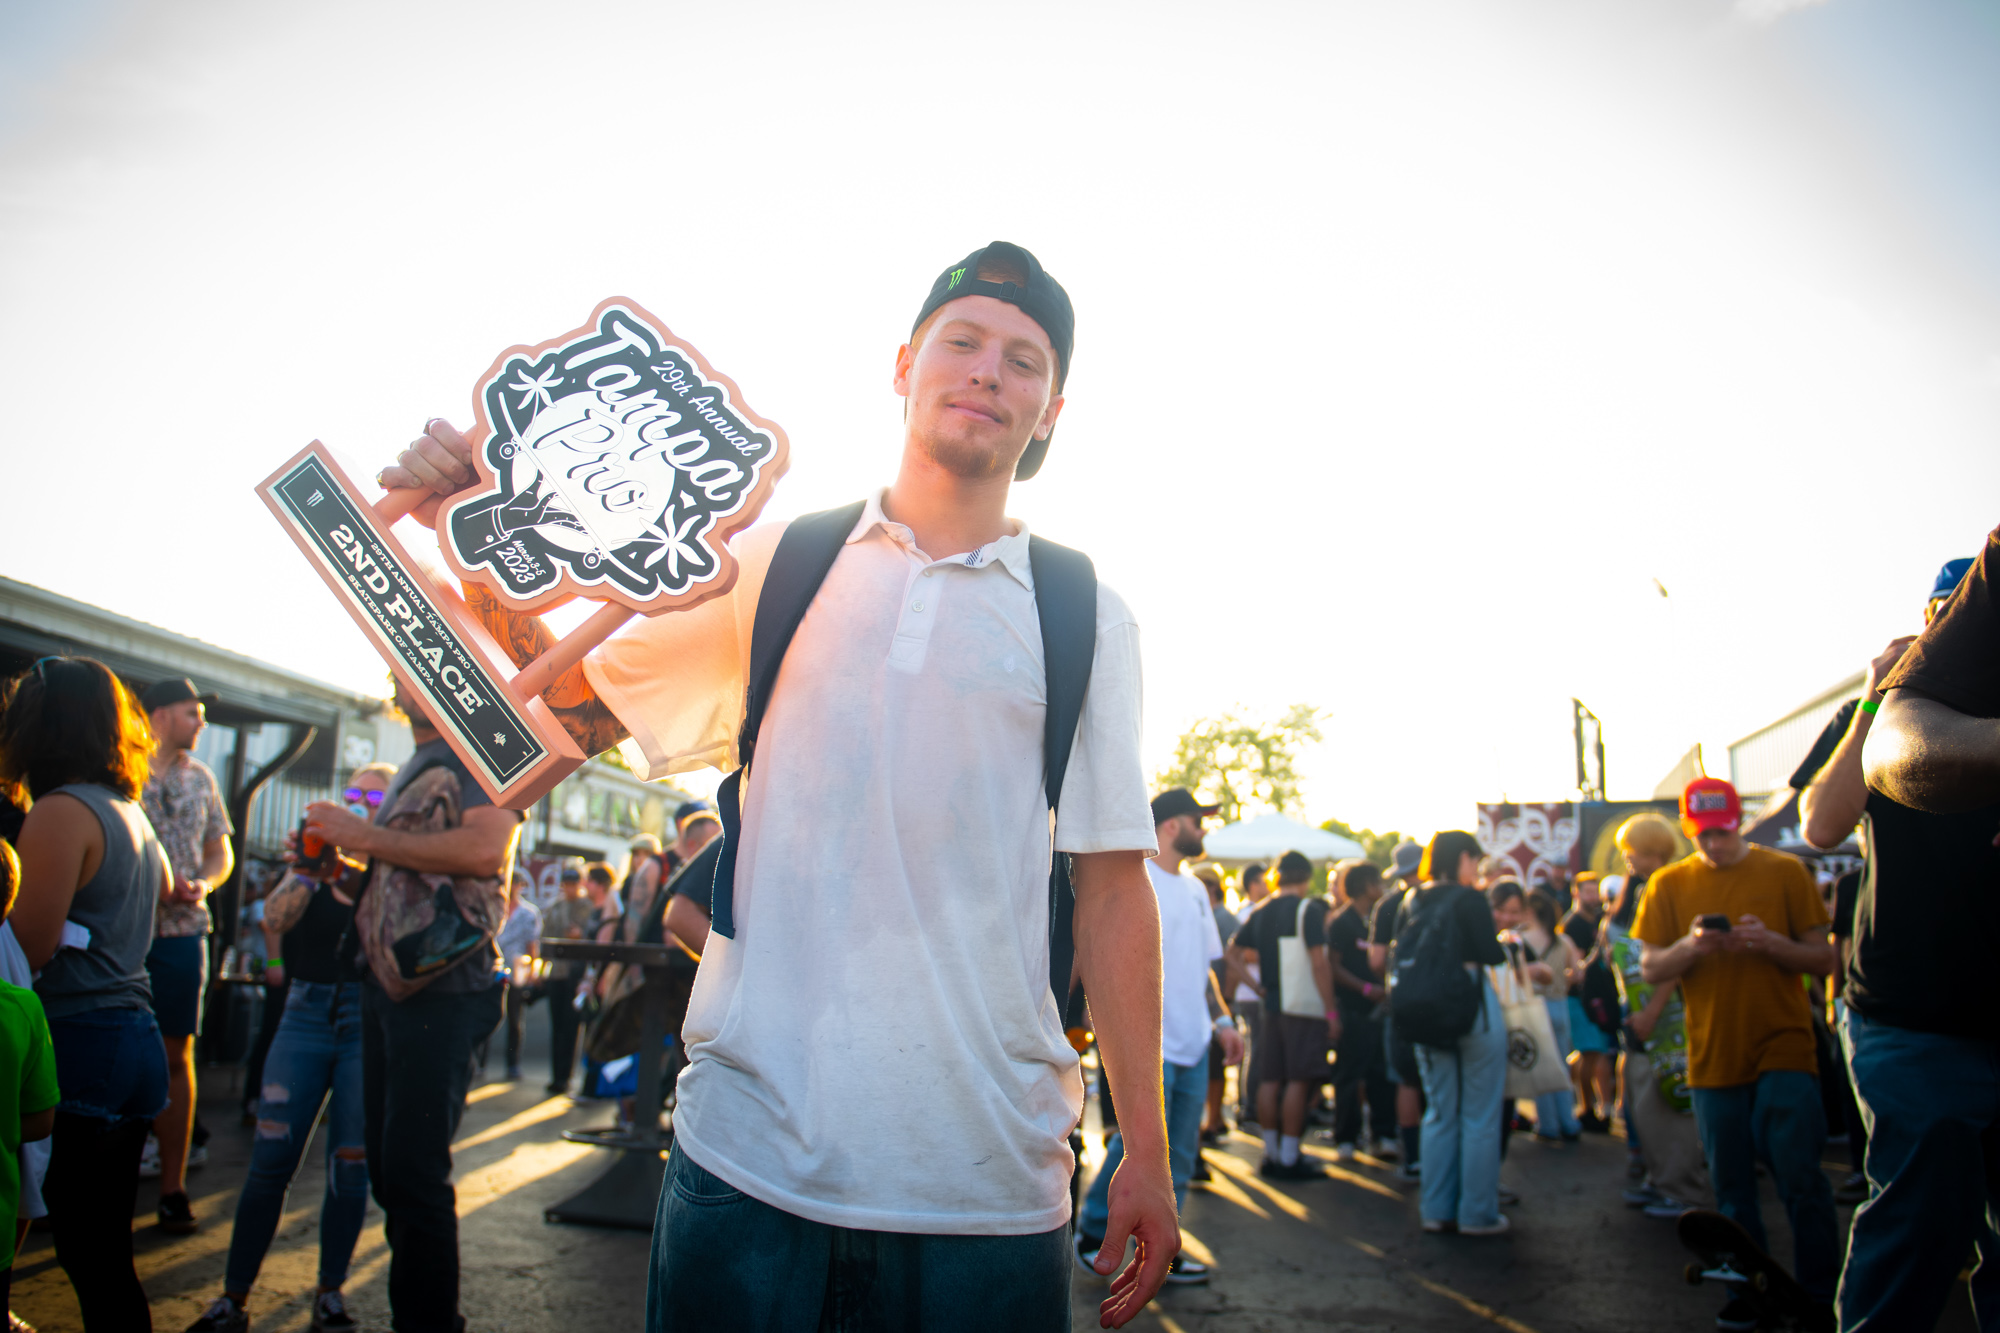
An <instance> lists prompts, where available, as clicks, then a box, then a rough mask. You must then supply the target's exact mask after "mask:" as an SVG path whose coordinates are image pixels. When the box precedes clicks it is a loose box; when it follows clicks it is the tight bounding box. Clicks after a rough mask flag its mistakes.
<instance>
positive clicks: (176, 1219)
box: [160, 1190, 250, 1328]
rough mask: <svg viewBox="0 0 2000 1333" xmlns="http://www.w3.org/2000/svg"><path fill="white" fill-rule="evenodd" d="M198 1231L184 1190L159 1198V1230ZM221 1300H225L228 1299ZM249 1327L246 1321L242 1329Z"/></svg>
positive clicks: (182, 1233)
mask: <svg viewBox="0 0 2000 1333" xmlns="http://www.w3.org/2000/svg"><path fill="white" fill-rule="evenodd" d="M200 1229H201V1223H199V1222H197V1221H195V1217H194V1208H193V1206H192V1205H191V1204H189V1203H188V1196H187V1191H186V1190H180V1191H177V1192H175V1193H173V1194H162V1195H161V1196H160V1230H162V1231H164V1232H166V1233H167V1234H168V1235H170V1236H191V1235H193V1234H194V1233H195V1232H196V1231H198V1230H200ZM222 1299H223V1300H227V1299H228V1297H226V1296H225V1297H223V1298H222ZM249 1326H250V1325H249V1323H248V1321H247V1320H246V1321H245V1323H244V1324H243V1327H245V1328H248V1327H249ZM217 1327H218V1328H219V1327H222V1325H217Z"/></svg>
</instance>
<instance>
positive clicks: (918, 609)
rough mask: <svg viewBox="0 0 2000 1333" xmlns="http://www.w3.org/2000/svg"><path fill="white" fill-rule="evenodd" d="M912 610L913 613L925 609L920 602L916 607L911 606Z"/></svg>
mask: <svg viewBox="0 0 2000 1333" xmlns="http://www.w3.org/2000/svg"><path fill="white" fill-rule="evenodd" d="M910 609H911V610H912V611H921V610H923V609H924V604H923V603H922V602H918V603H916V604H915V605H913V606H911V607H910Z"/></svg>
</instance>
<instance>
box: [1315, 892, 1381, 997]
mask: <svg viewBox="0 0 2000 1333" xmlns="http://www.w3.org/2000/svg"><path fill="white" fill-rule="evenodd" d="M1326 951H1327V953H1328V955H1329V956H1331V957H1332V958H1333V959H1335V960H1336V961H1337V962H1338V963H1339V964H1340V965H1341V966H1342V967H1344V968H1346V969H1347V970H1348V971H1349V972H1350V973H1352V974H1353V975H1355V976H1357V977H1360V978H1361V979H1362V980H1363V981H1372V980H1374V979H1375V971H1374V969H1373V968H1371V967H1369V966H1368V923H1367V921H1365V920H1364V919H1363V918H1362V915H1361V909H1360V908H1358V907H1356V906H1355V905H1354V904H1353V903H1349V904H1347V906H1345V907H1343V908H1341V909H1340V910H1339V911H1338V912H1336V913H1334V915H1333V919H1332V920H1331V921H1329V922H1327V926H1326ZM1333 998H1334V1002H1335V1003H1336V1004H1338V1005H1339V1006H1340V1007H1341V1008H1342V1009H1367V1008H1370V1007H1372V1006H1373V1005H1374V1003H1375V1002H1374V1001H1373V1000H1371V999H1369V998H1368V997H1367V996H1365V995H1363V994H1362V993H1361V992H1360V991H1358V990H1356V989H1354V988H1353V987H1352V986H1349V985H1347V984H1345V983H1344V982H1342V981H1341V980H1340V979H1339V977H1337V976H1336V977H1335V978H1334V982H1333Z"/></svg>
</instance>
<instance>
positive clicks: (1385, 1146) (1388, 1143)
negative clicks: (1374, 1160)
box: [1368, 1139, 1403, 1162]
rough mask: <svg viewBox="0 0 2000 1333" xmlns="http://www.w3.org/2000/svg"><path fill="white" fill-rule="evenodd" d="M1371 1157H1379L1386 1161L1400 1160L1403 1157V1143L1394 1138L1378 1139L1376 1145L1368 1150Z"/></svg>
mask: <svg viewBox="0 0 2000 1333" xmlns="http://www.w3.org/2000/svg"><path fill="white" fill-rule="evenodd" d="M1368 1155H1369V1156H1370V1157H1379V1158H1380V1159H1382V1160H1383V1161H1385V1162H1400V1161H1401V1160H1402V1159H1403V1145H1402V1144H1400V1143H1398V1142H1396V1141H1395V1140H1394V1139H1377V1140H1375V1146H1374V1147H1372V1148H1370V1149H1369V1150H1368Z"/></svg>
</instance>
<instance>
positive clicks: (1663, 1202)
mask: <svg viewBox="0 0 2000 1333" xmlns="http://www.w3.org/2000/svg"><path fill="white" fill-rule="evenodd" d="M1688 1207H1689V1205H1687V1204H1684V1203H1682V1202H1681V1201H1680V1200H1679V1199H1674V1198H1669V1197H1668V1196H1667V1195H1664V1194H1662V1195H1661V1196H1660V1197H1659V1198H1657V1199H1655V1200H1653V1202H1651V1203H1649V1204H1647V1205H1646V1209H1645V1211H1646V1216H1648V1217H1657V1218H1661V1219H1662V1220H1665V1221H1672V1220H1673V1219H1675V1218H1677V1217H1679V1216H1680V1215H1681V1214H1682V1213H1684V1212H1686V1211H1687V1210H1688Z"/></svg>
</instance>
